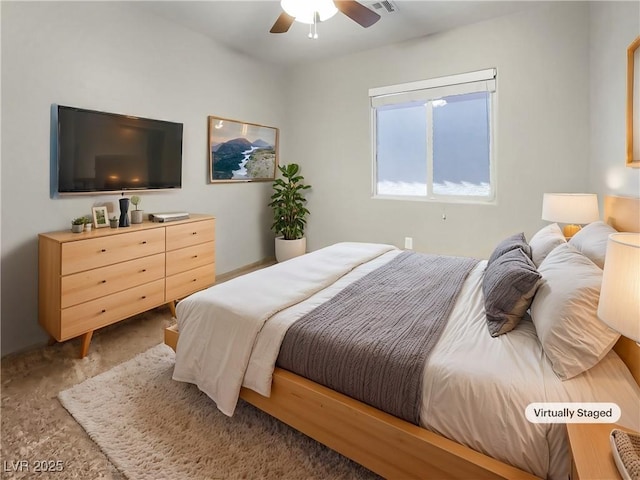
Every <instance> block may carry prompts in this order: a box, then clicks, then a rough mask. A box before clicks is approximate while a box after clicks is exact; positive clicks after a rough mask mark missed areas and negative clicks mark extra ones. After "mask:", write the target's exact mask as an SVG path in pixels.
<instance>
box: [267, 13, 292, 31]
mask: <svg viewBox="0 0 640 480" xmlns="http://www.w3.org/2000/svg"><path fill="white" fill-rule="evenodd" d="M294 20H295V17H292V16H291V15H289V14H288V13H287V12H282V13H281V14H280V16H279V17H278V19H277V20H276V23H274V24H273V27H271V30H269V32H271V33H285V32H287V31H288V30H289V28H290V27H291V25H293V21H294Z"/></svg>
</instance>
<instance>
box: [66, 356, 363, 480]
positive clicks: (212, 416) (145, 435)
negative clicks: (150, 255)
mask: <svg viewBox="0 0 640 480" xmlns="http://www.w3.org/2000/svg"><path fill="white" fill-rule="evenodd" d="M174 362H175V354H174V352H173V350H171V349H170V348H169V347H167V346H165V345H158V346H156V347H153V348H151V349H149V350H148V351H146V352H144V353H142V354H140V355H138V356H136V357H135V358H133V359H132V360H130V361H128V362H126V363H124V364H122V365H118V366H117V367H115V368H113V369H111V370H109V371H107V372H105V373H103V374H101V375H98V376H96V377H93V378H91V379H89V380H86V381H85V382H83V383H81V384H79V385H76V386H75V387H72V388H71V389H68V390H65V391H63V392H61V393H60V395H59V398H60V400H61V402H62V404H63V405H64V406H65V408H67V410H69V412H70V413H71V414H72V415H73V416H74V418H76V420H78V422H79V423H80V424H81V425H82V426H83V427H84V428H85V430H86V431H87V433H88V434H89V436H90V437H91V438H92V439H93V440H94V441H95V442H96V443H97V444H98V445H99V446H100V448H101V449H102V451H104V452H105V453H106V454H107V456H108V457H109V459H110V460H111V461H112V462H113V463H114V464H115V465H116V466H117V467H118V469H119V470H120V471H122V472H123V473H124V474H125V475H126V477H127V478H129V479H131V480H156V479H159V478H162V479H166V480H181V479H184V478H188V479H190V480H208V479H236V478H259V479H274V480H276V479H282V478H285V479H286V478H303V479H310V478H319V479H320V478H322V479H324V478H335V479H370V478H375V477H374V476H373V475H372V474H371V473H370V472H368V471H367V470H365V469H363V468H361V467H359V466H357V465H355V464H354V463H353V462H350V461H349V460H347V459H345V458H344V457H342V456H340V455H338V454H336V453H335V452H332V451H331V450H329V449H326V448H323V447H321V446H320V445H319V444H318V443H316V442H315V441H313V440H311V439H309V438H308V437H306V436H304V435H302V434H300V433H298V432H296V431H294V430H293V429H291V428H289V427H287V426H286V425H284V424H282V423H281V422H278V421H277V420H275V419H273V418H271V417H269V416H268V415H265V414H264V413H262V412H260V411H259V410H257V409H255V408H254V407H252V406H251V405H249V404H246V403H244V402H241V403H240V404H239V405H238V408H237V409H236V412H235V414H234V416H233V417H231V418H229V417H226V416H225V415H223V414H222V413H220V412H219V411H218V410H217V409H216V408H215V407H214V405H213V403H212V402H211V400H210V399H209V398H208V397H207V396H206V395H205V394H203V393H202V392H200V391H199V390H198V388H197V387H195V386H194V385H190V384H184V383H179V382H175V381H173V380H172V379H171V375H172V373H173V365H174Z"/></svg>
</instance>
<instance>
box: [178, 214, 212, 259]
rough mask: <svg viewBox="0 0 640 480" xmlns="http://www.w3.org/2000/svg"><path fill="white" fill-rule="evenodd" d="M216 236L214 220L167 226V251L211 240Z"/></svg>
mask: <svg viewBox="0 0 640 480" xmlns="http://www.w3.org/2000/svg"><path fill="white" fill-rule="evenodd" d="M214 238H215V221H214V220H204V221H201V222H192V223H185V224H181V225H171V226H168V227H167V251H169V250H177V249H178V248H184V247H190V246H191V245H197V244H199V243H204V242H210V241H212V240H213V239H214Z"/></svg>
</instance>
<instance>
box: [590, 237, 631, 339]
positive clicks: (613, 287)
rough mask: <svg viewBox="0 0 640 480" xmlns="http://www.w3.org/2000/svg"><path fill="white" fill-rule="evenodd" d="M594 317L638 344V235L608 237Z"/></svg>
mask: <svg viewBox="0 0 640 480" xmlns="http://www.w3.org/2000/svg"><path fill="white" fill-rule="evenodd" d="M605 258H606V260H605V264H604V274H603V276H602V289H601V290H600V302H599V304H598V317H600V319H601V320H602V321H603V322H604V323H606V324H607V325H609V326H610V327H611V328H612V329H614V330H615V331H617V332H619V333H620V334H621V335H624V336H625V337H627V338H630V339H632V340H635V341H636V342H640V233H613V234H611V235H609V241H608V243H607V255H606V257H605Z"/></svg>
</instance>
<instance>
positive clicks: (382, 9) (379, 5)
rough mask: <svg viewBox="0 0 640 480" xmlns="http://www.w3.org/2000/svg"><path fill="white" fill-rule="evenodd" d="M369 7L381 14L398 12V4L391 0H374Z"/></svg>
mask: <svg viewBox="0 0 640 480" xmlns="http://www.w3.org/2000/svg"><path fill="white" fill-rule="evenodd" d="M369 7H370V8H371V9H372V10H373V11H374V12H376V13H377V14H379V15H388V14H390V13H397V12H398V6H397V5H396V4H395V3H393V2H392V1H391V0H382V1H381V2H372V3H370V4H369Z"/></svg>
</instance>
